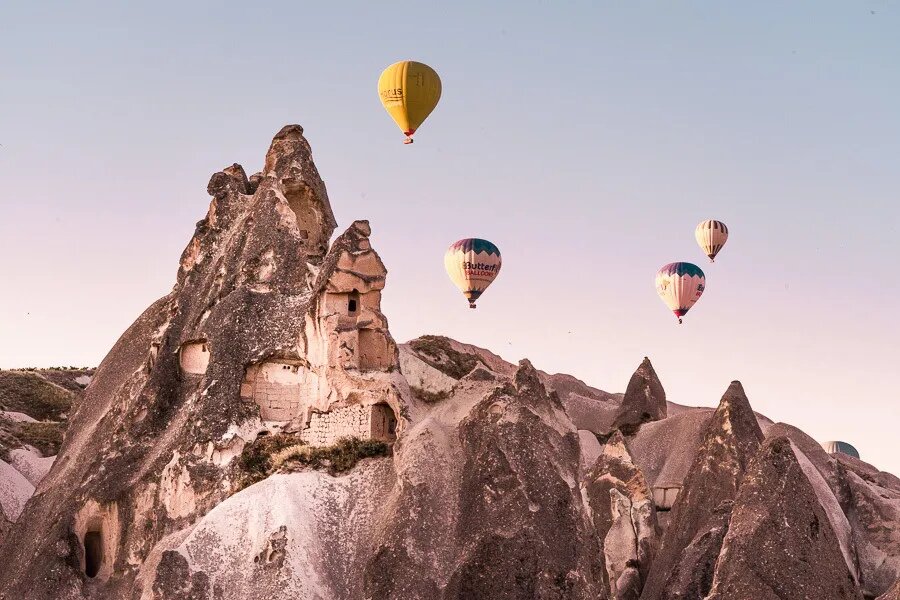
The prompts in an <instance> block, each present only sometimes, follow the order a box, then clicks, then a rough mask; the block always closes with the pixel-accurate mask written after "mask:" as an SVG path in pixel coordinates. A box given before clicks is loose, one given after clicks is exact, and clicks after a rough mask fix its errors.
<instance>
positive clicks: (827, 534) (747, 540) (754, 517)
mask: <svg viewBox="0 0 900 600" xmlns="http://www.w3.org/2000/svg"><path fill="white" fill-rule="evenodd" d="M801 460H803V459H801V458H800V457H798V455H797V452H796V450H795V448H794V446H793V445H792V444H791V442H790V440H788V439H787V438H785V437H776V438H770V439H769V440H767V441H766V443H765V445H764V446H763V448H762V449H761V450H760V452H759V455H758V456H757V457H756V459H755V460H754V463H753V465H752V467H751V468H750V471H749V472H748V473H747V476H746V478H745V480H744V482H743V484H742V485H741V490H740V492H739V494H738V497H737V500H736V501H735V505H734V510H733V513H732V517H731V523H730V525H729V528H728V534H727V535H726V536H725V541H724V543H723V544H722V552H721V555H720V556H719V560H718V563H717V565H716V571H715V578H714V580H713V586H712V591H711V593H710V594H709V596H708V600H731V599H734V598H748V599H749V598H755V599H758V600H770V599H771V600H780V599H782V598H791V599H796V600H820V599H822V598H829V599H833V600H842V599H854V600H862V594H861V593H860V591H859V589H858V588H857V586H856V581H855V579H854V577H853V575H852V574H851V573H850V570H849V569H848V568H847V564H846V562H845V558H844V556H843V555H842V554H841V550H840V544H839V543H838V539H837V536H836V535H835V532H834V530H833V529H832V528H831V525H830V523H829V518H828V515H827V514H826V512H825V510H824V509H823V508H822V506H821V504H820V502H819V494H818V493H817V492H816V490H815V489H814V484H813V483H812V482H810V480H809V478H808V475H807V471H806V470H805V469H804V468H803V467H802V466H801Z"/></svg>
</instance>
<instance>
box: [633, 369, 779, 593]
mask: <svg viewBox="0 0 900 600" xmlns="http://www.w3.org/2000/svg"><path fill="white" fill-rule="evenodd" d="M762 439H763V435H762V431H761V430H760V428H759V424H758V423H757V422H756V416H755V415H754V414H753V409H751V408H750V402H749V401H748V400H747V396H746V394H744V389H743V387H741V384H740V383H739V382H737V381H734V382H732V383H731V385H730V386H729V387H728V390H727V391H726V392H725V395H724V396H722V400H721V402H719V407H718V408H717V409H716V412H715V414H713V417H712V419H711V420H710V422H709V424H708V425H707V427H706V431H705V432H704V435H703V442H702V444H701V445H700V448H699V450H698V452H697V456H696V458H695V460H694V463H693V465H692V466H691V469H690V471H689V472H688V475H687V478H686V479H685V482H684V487H683V488H682V490H681V492H680V493H679V495H678V499H677V500H676V501H675V503H674V506H673V508H672V516H671V523H670V525H669V527H668V529H667V530H666V533H665V535H664V536H663V539H662V545H661V548H660V552H659V554H658V556H657V558H656V561H655V562H654V564H653V567H652V569H651V571H650V575H649V577H648V581H647V585H646V586H645V587H644V591H643V593H642V594H641V598H642V599H644V600H656V599H658V598H665V597H666V596H665V583H666V580H667V579H668V577H669V574H670V573H671V571H672V569H676V568H679V563H680V562H681V561H682V560H683V559H684V560H689V561H692V562H698V561H699V562H702V561H704V560H709V558H705V559H700V558H698V557H696V556H694V553H695V552H696V551H697V549H698V546H697V545H694V547H693V550H692V553H691V554H690V555H689V556H684V551H685V548H687V547H688V546H689V545H691V543H692V542H693V541H694V540H695V538H696V537H697V536H698V534H700V535H702V534H703V533H705V532H711V531H712V529H714V528H715V527H717V526H720V524H718V525H717V523H716V519H714V518H713V517H714V516H715V511H716V510H722V509H721V508H720V506H721V505H722V504H723V503H726V502H730V501H732V500H734V498H735V496H736V495H737V490H738V487H739V486H740V481H741V479H742V478H743V476H744V472H745V471H746V469H747V465H748V464H749V463H750V460H751V459H752V458H753V456H754V455H755V454H756V451H757V450H758V449H759V444H760V442H761V441H762ZM714 537H715V536H713V538H714ZM706 546H707V547H708V546H709V544H708V543H706ZM708 551H710V552H713V556H714V555H716V554H718V552H717V549H716V548H715V547H714V546H713V547H708ZM687 568H688V567H687V566H686V565H685V566H682V567H680V570H681V571H682V572H685V571H686V570H687ZM675 597H677V596H675Z"/></svg>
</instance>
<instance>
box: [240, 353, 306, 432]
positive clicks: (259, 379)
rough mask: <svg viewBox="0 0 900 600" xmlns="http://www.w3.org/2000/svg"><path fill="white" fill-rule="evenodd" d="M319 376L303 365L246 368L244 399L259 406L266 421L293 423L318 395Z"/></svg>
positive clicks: (276, 363) (280, 363)
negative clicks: (292, 420)
mask: <svg viewBox="0 0 900 600" xmlns="http://www.w3.org/2000/svg"><path fill="white" fill-rule="evenodd" d="M318 387H319V377H318V376H317V375H316V374H315V373H314V372H313V371H310V370H309V369H307V368H306V367H304V366H303V365H301V364H298V363H296V362H290V361H266V362H262V363H259V364H256V365H250V366H249V367H247V372H246V374H245V376H244V381H243V382H242V383H241V398H243V399H244V400H252V401H253V402H256V404H258V405H259V414H260V417H261V418H262V420H263V421H290V420H291V419H293V418H295V417H297V416H299V415H300V414H302V413H303V411H305V410H306V409H307V408H308V407H309V406H310V404H311V403H312V402H313V401H314V400H315V398H316V396H317V394H318Z"/></svg>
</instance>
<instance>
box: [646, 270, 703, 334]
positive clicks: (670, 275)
mask: <svg viewBox="0 0 900 600" xmlns="http://www.w3.org/2000/svg"><path fill="white" fill-rule="evenodd" d="M705 288H706V276H705V275H704V274H703V271H701V270H700V267H698V266H697V265H693V264H691V263H687V262H674V263H669V264H667V265H666V266H664V267H663V268H661V269H660V270H659V271H658V272H657V273H656V293H657V294H659V297H660V298H662V301H663V302H665V303H666V306H668V307H669V308H670V309H671V310H672V312H674V313H675V316H676V317H678V322H679V323H681V317H683V316H684V315H686V314H687V312H688V311H689V310H690V309H691V307H692V306H693V305H694V303H695V302H697V300H698V299H699V298H700V296H701V295H702V294H703V290H704V289H705Z"/></svg>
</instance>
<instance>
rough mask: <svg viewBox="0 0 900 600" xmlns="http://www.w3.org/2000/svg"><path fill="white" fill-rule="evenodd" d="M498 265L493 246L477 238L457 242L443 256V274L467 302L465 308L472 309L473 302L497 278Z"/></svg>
mask: <svg viewBox="0 0 900 600" xmlns="http://www.w3.org/2000/svg"><path fill="white" fill-rule="evenodd" d="M500 263H501V260H500V250H498V249H497V246H495V245H494V244H492V243H491V242H489V241H487V240H481V239H478V238H466V239H464V240H459V241H458V242H455V243H453V244H451V245H450V247H449V248H448V249H447V253H446V254H444V267H446V269H447V274H448V275H449V276H450V279H451V280H453V283H455V284H456V287H458V288H459V291H461V292H462V293H463V296H465V297H466V299H467V300H468V301H469V308H475V301H476V300H478V298H479V296H481V294H482V293H483V292H484V290H486V289H487V286H489V285H491V282H493V281H494V279H495V278H496V277H497V274H498V273H499V272H500Z"/></svg>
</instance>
